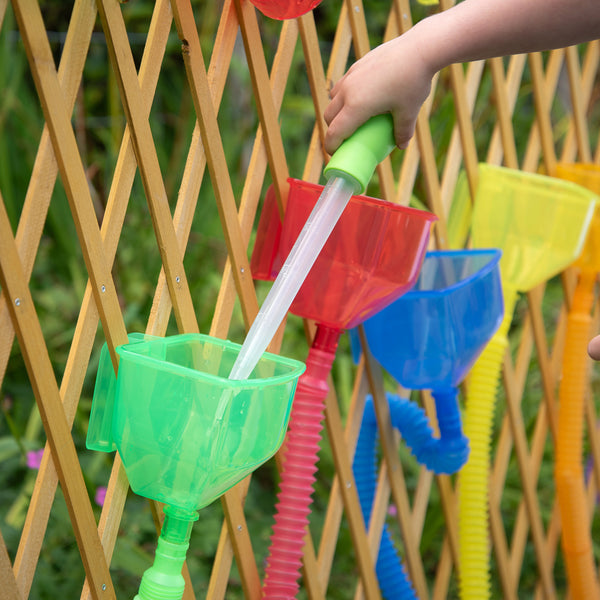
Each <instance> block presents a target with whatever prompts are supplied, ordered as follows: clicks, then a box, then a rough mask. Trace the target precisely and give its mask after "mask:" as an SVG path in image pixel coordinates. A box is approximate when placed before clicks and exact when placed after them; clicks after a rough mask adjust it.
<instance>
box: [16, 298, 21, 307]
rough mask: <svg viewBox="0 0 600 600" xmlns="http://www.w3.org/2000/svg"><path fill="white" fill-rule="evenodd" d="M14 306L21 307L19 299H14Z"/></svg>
mask: <svg viewBox="0 0 600 600" xmlns="http://www.w3.org/2000/svg"><path fill="white" fill-rule="evenodd" d="M15 306H21V298H15Z"/></svg>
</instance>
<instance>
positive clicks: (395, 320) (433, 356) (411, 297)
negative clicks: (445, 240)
mask: <svg viewBox="0 0 600 600" xmlns="http://www.w3.org/2000/svg"><path fill="white" fill-rule="evenodd" d="M500 254H501V253H500V251H499V250H496V249H492V250H458V251H457V250H447V251H437V252H428V253H427V255H426V256H425V261H424V263H423V267H422V269H421V273H420V276H419V279H418V280H417V283H416V285H415V287H414V288H413V289H412V290H411V291H409V292H408V293H407V294H405V295H404V296H402V297H401V298H399V299H398V300H397V301H396V302H394V303H393V304H391V305H390V306H388V307H387V308H386V309H384V310H382V311H380V312H379V313H377V314H376V315H375V316H373V317H371V318H370V319H368V320H367V321H366V322H365V324H364V328H365V333H366V335H367V339H368V341H369V348H370V350H371V352H372V353H373V356H374V357H375V358H376V359H377V360H378V361H379V362H380V363H381V365H382V366H383V367H384V368H385V369H386V370H387V371H388V372H389V373H390V374H391V375H392V376H393V377H394V379H396V380H397V381H398V382H399V383H400V384H402V385H403V386H404V387H406V388H409V389H412V390H415V389H442V388H449V387H455V386H457V385H458V384H460V382H461V381H462V380H463V379H464V377H465V375H466V374H467V373H468V371H469V369H470V368H471V366H472V365H473V363H474V362H475V360H476V359H477V357H478V356H479V354H480V353H481V351H482V350H483V348H484V347H485V345H486V344H487V342H488V341H489V339H490V338H491V337H492V335H493V334H494V332H495V331H496V329H498V327H499V326H500V322H501V321H502V316H503V314H504V304H503V299H502V284H501V281H500V270H499V267H498V261H499V260H500Z"/></svg>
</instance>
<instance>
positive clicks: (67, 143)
mask: <svg viewBox="0 0 600 600" xmlns="http://www.w3.org/2000/svg"><path fill="white" fill-rule="evenodd" d="M13 8H14V10H15V15H16V17H17V21H18V23H19V30H20V31H21V34H22V36H23V40H24V43H25V49H26V51H27V57H28V59H29V63H30V65H31V71H32V75H33V78H34V81H35V84H36V88H37V90H38V95H39V97H40V101H41V103H42V109H43V111H44V117H45V119H46V124H47V125H48V128H49V131H50V136H51V138H52V144H53V147H54V153H55V156H56V160H57V162H58V166H59V170H60V173H61V178H62V182H63V185H64V188H65V191H66V193H67V198H68V200H69V205H70V207H71V213H72V214H73V218H74V220H75V227H76V229H77V235H78V238H79V242H80V245H81V249H82V252H83V257H84V260H85V263H86V266H87V270H88V275H89V277H90V280H91V282H92V289H93V293H94V299H95V301H96V305H97V307H98V310H99V312H100V319H101V321H102V325H103V327H104V330H105V333H106V336H107V339H108V341H109V347H110V349H111V357H112V360H113V365H114V366H115V369H116V368H117V363H118V358H117V355H116V354H115V352H114V348H115V347H116V346H118V345H119V344H123V343H125V342H126V341H127V333H126V331H125V325H124V323H123V317H122V315H121V310H120V307H119V302H118V298H117V292H116V289H115V286H114V282H113V279H112V276H111V273H110V270H109V268H108V264H107V261H106V258H105V256H104V251H103V248H102V240H101V238H100V230H99V228H98V221H97V219H96V215H95V213H94V208H93V204H92V198H91V195H90V190H89V186H88V181H87V177H86V174H85V171H84V168H83V163H82V161H81V157H80V155H79V151H78V149H77V141H76V139H75V133H74V132H73V128H72V126H71V122H70V119H69V115H68V113H67V111H66V110H65V108H66V107H65V106H64V95H63V93H62V90H61V88H60V85H59V82H58V77H57V73H56V69H55V67H54V59H53V57H52V52H51V51H50V44H49V43H48V37H47V36H46V31H45V29H44V23H43V21H42V15H41V13H40V9H39V6H38V4H37V3H36V2H35V1H34V0H15V2H13Z"/></svg>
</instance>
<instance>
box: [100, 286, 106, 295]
mask: <svg viewBox="0 0 600 600" xmlns="http://www.w3.org/2000/svg"><path fill="white" fill-rule="evenodd" d="M100 291H101V292H102V293H103V294H104V292H105V291H106V286H105V285H103V286H102V287H101V288H100Z"/></svg>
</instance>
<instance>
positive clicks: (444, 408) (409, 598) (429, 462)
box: [353, 389, 469, 600]
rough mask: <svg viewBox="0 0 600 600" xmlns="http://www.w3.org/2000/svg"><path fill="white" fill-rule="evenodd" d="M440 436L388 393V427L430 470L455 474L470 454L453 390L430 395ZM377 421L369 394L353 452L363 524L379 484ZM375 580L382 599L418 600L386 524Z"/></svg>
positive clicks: (416, 411)
mask: <svg viewBox="0 0 600 600" xmlns="http://www.w3.org/2000/svg"><path fill="white" fill-rule="evenodd" d="M434 399H435V401H436V412H437V418H438V425H439V429H440V436H439V437H435V436H434V433H433V430H432V428H431V427H430V425H429V418H428V417H427V415H426V414H425V411H424V410H423V409H422V408H420V407H419V406H417V405H416V404H414V403H413V402H411V401H410V400H408V399H407V398H402V397H401V396H396V395H393V394H387V400H388V403H389V407H390V419H391V422H392V426H393V427H394V428H396V429H397V430H398V431H400V433H401V435H402V437H403V439H404V441H405V442H406V445H407V446H408V447H409V448H410V449H411V452H412V453H413V455H414V456H415V458H416V459H417V460H418V461H419V462H420V463H421V464H423V465H425V466H426V467H427V468H428V469H430V470H432V471H433V472H434V473H437V474H441V473H446V474H450V473H455V472H456V471H458V470H459V469H460V468H461V467H462V466H463V465H464V464H465V461H466V460H467V458H468V455H469V441H468V439H467V438H466V437H465V436H464V435H463V432H462V427H461V418H460V411H459V408H458V403H457V390H455V389H449V390H444V391H441V392H439V393H436V394H434ZM377 440H378V430H377V419H376V416H375V408H374V405H373V399H372V397H371V396H368V397H367V399H366V404H365V410H364V413H363V419H362V424H361V429H360V434H359V437H358V442H357V446H356V453H355V455H354V463H353V471H354V477H355V480H356V488H357V492H358V497H359V500H360V506H361V509H362V513H363V517H364V519H365V523H366V524H367V525H368V523H369V520H370V518H371V511H372V507H373V500H374V498H375V491H376V487H377ZM376 572H377V578H378V580H379V587H380V588H381V591H382V594H383V597H384V598H386V600H395V599H397V600H413V599H414V600H416V595H415V592H414V590H413V587H412V584H411V582H410V580H409V578H408V576H407V574H406V570H405V568H404V565H403V564H402V561H401V559H400V557H399V555H398V553H397V551H396V548H395V546H394V542H393V540H392V538H391V535H390V531H389V529H388V527H387V525H386V526H385V527H384V530H383V533H382V537H381V544H380V546H379V554H378V557H377V564H376Z"/></svg>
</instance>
